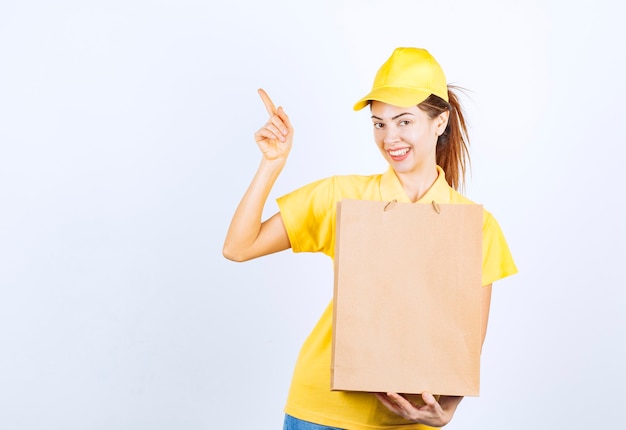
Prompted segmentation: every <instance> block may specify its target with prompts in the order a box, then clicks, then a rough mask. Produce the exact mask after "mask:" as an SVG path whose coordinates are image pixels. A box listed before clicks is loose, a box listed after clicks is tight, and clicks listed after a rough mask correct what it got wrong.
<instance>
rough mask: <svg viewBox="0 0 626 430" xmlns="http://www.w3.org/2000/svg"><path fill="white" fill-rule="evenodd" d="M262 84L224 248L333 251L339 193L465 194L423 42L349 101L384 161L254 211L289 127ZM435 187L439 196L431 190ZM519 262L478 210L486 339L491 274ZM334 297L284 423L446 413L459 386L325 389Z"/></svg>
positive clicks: (441, 90)
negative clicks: (248, 179) (261, 112)
mask: <svg viewBox="0 0 626 430" xmlns="http://www.w3.org/2000/svg"><path fill="white" fill-rule="evenodd" d="M259 94H260V96H261V99H262V100H263V103H264V105H265V107H266V109H267V112H268V114H269V120H268V121H267V123H266V124H265V125H264V126H263V127H262V128H261V129H259V130H258V131H257V132H256V133H255V140H256V142H257V145H258V146H259V148H260V149H261V152H262V154H263V155H262V159H261V164H260V166H259V168H258V170H257V172H256V175H255V176H254V178H253V180H252V183H251V184H250V186H249V188H248V190H247V191H246V193H245V194H244V196H243V198H242V200H241V202H240V204H239V206H238V207H237V209H236V211H235V214H234V216H233V219H232V222H231V225H230V228H229V230H228V233H227V236H226V240H225V243H224V249H223V253H224V256H225V257H226V258H229V259H231V260H234V261H246V260H250V259H252V258H256V257H260V256H262V255H267V254H271V253H274V252H278V251H282V250H285V249H288V248H292V249H293V251H294V252H323V253H325V254H326V255H328V256H330V257H331V258H332V257H333V252H334V249H333V248H334V239H335V218H336V212H335V210H336V209H335V208H336V203H337V202H338V201H340V200H342V199H346V198H351V199H365V200H379V201H381V200H382V201H391V200H393V199H396V200H398V201H401V202H414V203H421V202H431V201H433V200H436V201H437V202H441V203H470V201H469V200H468V199H466V198H465V197H463V196H462V195H461V194H460V193H458V192H457V191H456V189H457V188H458V186H459V184H460V183H461V182H462V180H463V176H464V174H465V163H466V159H468V153H467V145H466V140H467V138H466V136H467V134H466V127H465V121H464V118H463V114H462V111H461V107H460V105H459V102H458V99H457V97H456V95H455V94H454V92H453V90H450V89H449V88H448V85H447V83H446V79H445V75H444V73H443V70H442V69H441V67H440V66H439V64H438V63H437V61H436V60H435V59H434V58H433V57H432V56H431V55H430V53H429V52H428V51H426V50H424V49H418V48H398V49H396V50H394V52H393V53H392V55H391V57H389V59H388V60H387V61H386V62H385V63H384V64H383V65H382V66H381V68H380V69H379V70H378V73H377V74H376V78H375V80H374V85H373V87H372V90H371V91H370V92H369V93H368V94H367V95H366V96H365V97H363V98H362V99H361V100H359V101H358V102H357V103H356V104H355V106H354V110H360V109H362V108H364V107H366V106H369V107H370V110H371V114H372V115H371V118H372V123H373V132H374V141H375V142H376V145H377V146H378V148H379V149H380V151H381V153H382V155H383V157H384V158H385V160H387V162H388V163H389V169H388V170H387V171H386V172H385V173H383V174H379V175H371V176H358V175H351V176H334V177H331V178H327V179H322V180H320V181H317V182H314V183H312V184H309V185H306V186H304V187H302V188H300V189H298V190H296V191H294V192H292V193H289V194H287V195H286V196H283V197H281V198H279V199H278V206H279V212H278V213H276V214H274V215H273V216H272V217H270V218H269V219H267V220H266V221H263V222H262V220H261V217H262V212H263V207H264V205H265V202H266V200H267V197H268V195H269V192H270V190H271V188H272V186H273V184H274V182H275V181H276V178H277V177H278V175H279V174H280V172H281V170H282V168H283V167H284V165H285V163H286V161H287V156H288V154H289V151H290V149H291V145H292V141H293V135H294V130H293V127H292V125H291V122H290V121H289V117H288V116H287V114H286V113H285V111H284V110H283V108H282V107H279V108H276V107H275V106H274V104H273V103H272V101H271V100H270V98H269V97H268V95H267V94H266V93H265V92H264V91H263V90H259ZM433 197H436V198H433ZM516 271H517V269H516V267H515V264H514V262H513V259H512V257H511V254H510V252H509V249H508V246H507V244H506V240H505V239H504V236H503V234H502V232H501V230H500V227H499V226H498V224H497V222H496V220H495V219H494V218H493V216H492V215H491V214H490V213H489V212H487V211H484V215H483V276H482V284H483V286H484V287H483V299H482V300H483V306H482V309H483V315H482V320H483V325H482V327H483V340H484V335H485V332H486V327H487V319H488V315H489V304H490V299H491V284H492V283H493V282H494V281H496V280H498V279H501V278H504V277H505V276H508V275H511V274H513V273H515V272H516ZM331 327H332V303H331V304H329V306H328V307H327V308H326V310H325V312H324V313H323V315H322V317H321V318H320V320H319V322H318V323H317V325H316V326H315V328H314V329H313V331H312V332H311V334H310V335H309V337H308V338H307V340H306V341H305V343H304V345H303V347H302V350H301V352H300V355H299V357H298V361H297V363H296V367H295V370H294V375H293V380H292V385H291V389H290V392H289V396H288V400H287V405H286V407H285V412H286V418H285V427H284V429H285V430H295V429H337V428H340V429H391V428H402V429H427V428H430V427H441V426H444V425H446V424H447V423H448V422H450V420H451V419H452V416H453V415H454V412H455V410H456V408H457V406H458V404H459V403H460V401H461V400H462V397H457V396H437V397H436V396H433V395H432V394H431V393H422V395H421V398H420V397H417V398H413V397H410V396H403V395H400V394H397V393H361V392H342V391H331V390H330V357H331V338H332V337H331Z"/></svg>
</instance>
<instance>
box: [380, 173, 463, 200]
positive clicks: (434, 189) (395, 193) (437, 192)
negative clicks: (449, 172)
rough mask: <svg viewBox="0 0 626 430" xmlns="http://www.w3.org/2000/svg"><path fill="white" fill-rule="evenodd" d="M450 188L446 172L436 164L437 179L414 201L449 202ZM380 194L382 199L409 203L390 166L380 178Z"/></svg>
mask: <svg viewBox="0 0 626 430" xmlns="http://www.w3.org/2000/svg"><path fill="white" fill-rule="evenodd" d="M450 190H451V187H450V185H448V183H447V182H446V174H445V173H444V171H443V169H442V168H441V167H439V166H437V179H436V180H435V182H434V183H433V185H432V186H431V187H430V188H429V189H428V191H426V194H424V195H423V196H422V198H421V199H419V200H418V201H417V202H416V203H431V202H433V201H434V202H436V203H442V204H447V203H450ZM380 195H381V198H382V200H383V201H391V200H397V201H398V202H404V203H411V200H410V199H409V197H408V196H407V195H406V193H405V192H404V189H403V188H402V184H401V183H400V180H399V179H398V177H397V176H396V172H394V170H393V168H392V167H391V166H389V168H388V169H387V171H386V172H385V173H383V175H382V178H381V179H380Z"/></svg>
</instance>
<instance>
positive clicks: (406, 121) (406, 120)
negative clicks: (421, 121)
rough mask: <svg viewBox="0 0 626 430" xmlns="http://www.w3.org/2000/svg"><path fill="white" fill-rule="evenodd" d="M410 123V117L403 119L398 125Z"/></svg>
mask: <svg viewBox="0 0 626 430" xmlns="http://www.w3.org/2000/svg"><path fill="white" fill-rule="evenodd" d="M410 123H411V122H410V121H409V120H408V119H403V120H402V121H400V122H399V123H398V125H399V126H401V127H402V126H406V125H409V124H410Z"/></svg>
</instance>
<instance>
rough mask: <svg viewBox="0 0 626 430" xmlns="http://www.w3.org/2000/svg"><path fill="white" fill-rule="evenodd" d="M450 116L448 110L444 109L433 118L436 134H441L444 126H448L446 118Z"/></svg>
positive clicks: (444, 128) (444, 129)
mask: <svg viewBox="0 0 626 430" xmlns="http://www.w3.org/2000/svg"><path fill="white" fill-rule="evenodd" d="M449 118H450V111H449V110H446V111H443V112H441V113H440V114H439V115H438V116H437V118H435V120H434V121H435V132H436V133H437V136H441V135H442V134H443V132H444V131H446V127H447V126H448V119H449Z"/></svg>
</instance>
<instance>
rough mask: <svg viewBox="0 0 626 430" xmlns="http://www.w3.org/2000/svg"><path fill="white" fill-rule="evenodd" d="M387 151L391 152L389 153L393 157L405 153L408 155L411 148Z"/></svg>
mask: <svg viewBox="0 0 626 430" xmlns="http://www.w3.org/2000/svg"><path fill="white" fill-rule="evenodd" d="M387 152H389V155H391V156H392V157H402V156H403V155H406V153H407V152H409V148H402V149H396V150H395V151H387Z"/></svg>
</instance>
